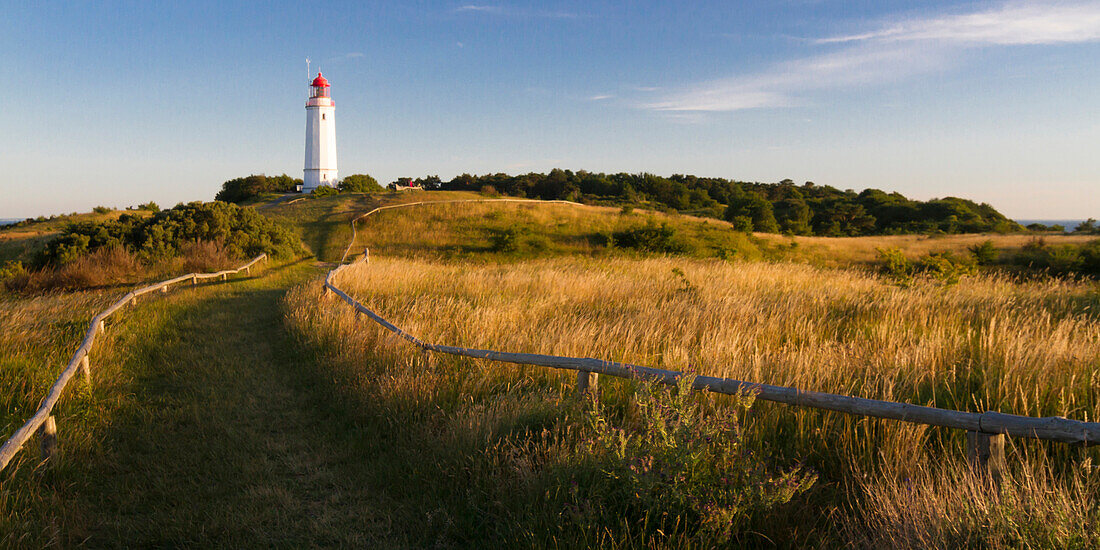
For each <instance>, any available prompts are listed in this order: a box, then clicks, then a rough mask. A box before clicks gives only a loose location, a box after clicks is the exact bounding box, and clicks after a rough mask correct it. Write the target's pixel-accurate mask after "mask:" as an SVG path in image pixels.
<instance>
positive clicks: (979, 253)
mask: <svg viewBox="0 0 1100 550" xmlns="http://www.w3.org/2000/svg"><path fill="white" fill-rule="evenodd" d="M968 250H970V253H971V254H972V255H974V261H976V262H978V265H993V263H994V262H996V261H997V248H996V247H994V246H993V241H990V240H985V241H982V242H981V244H976V245H973V246H971V247H969V249H968Z"/></svg>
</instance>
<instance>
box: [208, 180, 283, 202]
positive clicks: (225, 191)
mask: <svg viewBox="0 0 1100 550" xmlns="http://www.w3.org/2000/svg"><path fill="white" fill-rule="evenodd" d="M301 184H302V180H300V179H295V178H292V177H290V176H288V175H286V174H283V175H281V176H272V177H267V176H265V175H263V174H259V175H256V174H253V175H251V176H248V177H244V178H234V179H231V180H229V181H226V182H225V183H223V184H222V189H221V191H218V194H217V195H215V196H214V200H217V201H225V202H236V203H239V202H243V201H246V200H248V199H251V198H253V197H255V196H257V195H259V194H260V193H291V192H293V191H294V190H295V189H297V187H298V186H299V185H301Z"/></svg>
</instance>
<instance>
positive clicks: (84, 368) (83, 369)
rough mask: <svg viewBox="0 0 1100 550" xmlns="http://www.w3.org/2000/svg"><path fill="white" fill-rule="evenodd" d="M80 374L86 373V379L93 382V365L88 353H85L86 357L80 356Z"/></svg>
mask: <svg viewBox="0 0 1100 550" xmlns="http://www.w3.org/2000/svg"><path fill="white" fill-rule="evenodd" d="M80 374H83V375H84V381H85V382H87V383H89V384H91V383H92V366H91V365H90V364H89V363H88V354H87V353H85V354H84V357H81V358H80Z"/></svg>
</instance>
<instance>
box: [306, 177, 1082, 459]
mask: <svg viewBox="0 0 1100 550" xmlns="http://www.w3.org/2000/svg"><path fill="white" fill-rule="evenodd" d="M487 200H493V199H487ZM496 200H497V201H501V202H502V201H509V202H532V201H525V200H521V199H511V200H509V199H496ZM484 201H486V200H482V199H477V200H475V201H440V202H446V203H454V202H484ZM536 202H549V201H536ZM554 202H563V203H566V204H577V203H572V202H569V201H554ZM421 204H437V203H431V202H416V203H407V204H400V205H391V206H384V207H381V208H376V209H374V210H371V211H370V212H367V213H366V214H363V215H361V216H359V217H357V218H355V219H354V220H352V243H351V244H349V245H348V249H347V250H346V251H345V252H344V257H343V258H342V259H341V261H342V262H343V261H346V259H347V256H348V254H349V253H350V251H351V248H352V246H353V245H354V243H355V222H357V221H358V220H361V219H363V218H365V217H367V216H370V215H371V214H374V213H375V212H378V211H381V210H386V209H390V208H401V207H409V206H416V205H421ZM349 265H350V264H344V265H340V266H338V267H336V268H334V269H333V270H331V271H329V273H328V275H327V276H326V277H325V282H324V291H325V293H326V294H327V293H328V292H332V293H333V294H334V295H335V296H337V297H339V298H340V300H342V301H344V302H345V303H347V304H348V305H350V306H351V307H353V308H355V310H356V311H357V312H358V313H361V314H363V315H366V316H367V317H369V318H371V319H372V320H373V321H374V322H376V323H378V324H379V325H381V326H382V327H383V328H385V329H386V330H388V331H390V332H392V333H394V334H396V335H398V336H400V337H401V338H404V339H405V340H407V341H408V342H410V343H412V344H413V345H415V346H417V347H419V348H420V349H422V350H424V351H429V352H438V353H446V354H450V355H457V356H462V357H472V358H477V359H487V360H490V361H500V362H503V363H514V364H519V365H535V366H541V367H551V368H556V369H566V370H573V371H577V389H578V391H579V392H589V391H592V390H594V388H595V386H596V379H597V375H600V374H604V375H608V376H615V377H618V378H628V379H640V380H648V381H653V382H658V383H661V384H668V385H675V384H676V383H677V381H678V380H679V379H681V378H682V377H684V376H685V375H686V374H687V373H684V372H680V371H672V370H664V369H656V368H652V367H645V366H640V365H631V364H628V363H618V362H613V361H605V360H602V359H593V358H588V357H561V356H556V355H540V354H534V353H512V352H504V351H495V350H482V349H470V348H463V347H458V346H447V345H442V344H434V343H430V342H424V341H422V340H420V339H419V338H417V337H416V336H413V335H412V334H409V333H408V332H406V331H404V330H403V329H401V328H400V327H398V326H397V325H394V324H393V323H391V322H389V321H388V320H386V319H385V318H383V317H382V316H381V315H378V314H377V313H375V312H374V311H372V310H371V309H370V308H368V307H366V306H364V305H363V304H361V303H359V302H358V301H357V300H355V299H354V298H352V297H351V296H349V295H348V294H347V293H346V292H344V291H343V290H341V289H340V288H338V287H337V286H336V284H335V283H334V279H335V277H336V276H337V275H338V274H339V273H340V271H341V270H343V269H345V268H346V267H348V266H349ZM693 387H694V389H696V390H706V391H710V392H714V393H721V394H727V395H738V394H744V393H751V394H754V395H755V396H756V398H757V399H763V400H765V401H774V402H777V403H786V404H788V405H796V406H802V407H811V408H815V409H821V410H827V411H836V412H841V413H846V414H852V415H858V416H869V417H874V418H885V419H890V420H901V421H903V422H912V423H917V424H927V425H931V426H941V427H945V428H955V429H960V430H966V431H967V455H968V458H969V459H970V461H971V464H973V465H974V466H975V467H979V468H981V469H983V470H986V471H988V472H990V473H992V474H994V475H997V474H999V472H1000V469H1001V468H1002V465H1003V463H1004V436H1006V435H1008V436H1012V437H1022V438H1031V439H1042V440H1048V441H1059V442H1063V443H1073V444H1081V445H1095V444H1097V443H1100V423H1097V422H1083V421H1080V420H1072V419H1068V418H1063V417H1061V416H1051V417H1031V416H1020V415H1015V414H1005V413H1000V412H996V411H986V412H980V413H979V412H967V411H956V410H950V409H939V408H936V407H927V406H923V405H913V404H909V403H898V402H894V401H883V400H879V399H868V398H864V397H854V396H849V395H838V394H831V393H822V392H816V391H808V390H800V389H798V388H791V387H785V386H773V385H770V384H761V383H758V382H746V381H742V380H734V379H731V378H717V377H713V376H696V377H695V380H694V382H693Z"/></svg>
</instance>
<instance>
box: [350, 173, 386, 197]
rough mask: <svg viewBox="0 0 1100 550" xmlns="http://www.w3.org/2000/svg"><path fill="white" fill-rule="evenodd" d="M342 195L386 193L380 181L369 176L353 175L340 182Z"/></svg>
mask: <svg viewBox="0 0 1100 550" xmlns="http://www.w3.org/2000/svg"><path fill="white" fill-rule="evenodd" d="M339 189H340V192H341V193H380V192H382V191H385V190H386V189H385V188H383V187H382V186H381V185H379V184H378V180H376V179H374V178H373V177H371V176H370V175H367V174H352V175H350V176H348V177H346V178H344V179H343V180H341V181H340V185H339Z"/></svg>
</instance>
